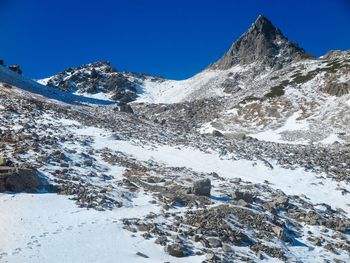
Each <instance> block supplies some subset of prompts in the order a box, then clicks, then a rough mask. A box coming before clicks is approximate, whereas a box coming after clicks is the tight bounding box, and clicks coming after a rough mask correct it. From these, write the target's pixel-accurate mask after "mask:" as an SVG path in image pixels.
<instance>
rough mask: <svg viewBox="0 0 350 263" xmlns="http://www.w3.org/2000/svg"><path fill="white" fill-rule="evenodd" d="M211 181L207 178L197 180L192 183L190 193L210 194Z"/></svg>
mask: <svg viewBox="0 0 350 263" xmlns="http://www.w3.org/2000/svg"><path fill="white" fill-rule="evenodd" d="M210 190H211V182H210V180H209V179H204V180H198V181H195V182H194V183H193V186H192V193H193V194H195V195H203V196H210Z"/></svg>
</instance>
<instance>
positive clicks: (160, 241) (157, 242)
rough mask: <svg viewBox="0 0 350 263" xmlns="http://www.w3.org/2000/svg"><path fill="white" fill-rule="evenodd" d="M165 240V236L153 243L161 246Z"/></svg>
mask: <svg viewBox="0 0 350 263" xmlns="http://www.w3.org/2000/svg"><path fill="white" fill-rule="evenodd" d="M167 240H168V239H167V237H166V236H160V237H158V238H157V239H156V241H154V243H156V244H160V245H161V244H163V243H165V242H166V241H167Z"/></svg>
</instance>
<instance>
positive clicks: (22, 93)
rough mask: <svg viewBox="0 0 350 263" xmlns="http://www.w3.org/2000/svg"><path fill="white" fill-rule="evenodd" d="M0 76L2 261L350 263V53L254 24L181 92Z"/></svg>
mask: <svg viewBox="0 0 350 263" xmlns="http://www.w3.org/2000/svg"><path fill="white" fill-rule="evenodd" d="M280 54H281V55H280ZM0 64H1V65H0V123H1V124H0V149H1V151H0V210H1V213H0V236H1V238H0V262H9V263H12V262H38V263H44V262H47V261H50V262H53V263H56V262H57V263H58V262H67V261H73V262H75V263H81V262H103V263H104V262H105V263H109V262H116V261H117V262H145V261H149V262H208V263H212V262H224V263H226V262H227V263H228V262H315V260H317V259H320V260H321V261H325V262H348V259H349V256H350V252H349V251H350V206H349V193H350V186H349V172H350V162H349V160H350V148H349V140H350V130H349V125H348V123H349V121H350V117H349V116H350V94H349V90H350V86H349V83H350V51H331V52H329V53H327V54H326V55H324V56H322V57H320V58H314V57H311V56H308V55H305V52H304V51H303V50H302V49H301V48H299V47H298V46H297V45H296V44H293V43H292V42H290V41H289V40H287V38H285V37H284V36H283V34H282V33H281V31H280V30H278V29H276V27H274V26H273V25H272V23H271V22H270V21H269V20H268V19H267V18H265V17H262V16H260V17H259V18H258V19H257V20H256V21H255V23H254V24H253V25H252V27H251V28H250V29H249V30H248V31H247V32H246V33H245V34H243V35H242V37H241V38H240V39H239V40H237V41H236V42H235V43H234V44H233V45H232V47H231V48H230V50H229V51H228V52H227V53H226V54H225V55H224V57H223V58H222V59H220V60H219V61H218V62H216V63H214V64H212V65H210V66H209V67H207V68H206V69H204V70H203V71H202V72H200V73H198V74H197V75H195V76H193V77H192V78H189V79H187V80H182V81H174V80H167V79H163V78H160V77H154V76H150V75H147V74H143V73H130V72H119V71H118V70H117V69H115V68H114V67H113V66H112V65H111V64H110V63H108V62H96V63H91V64H87V65H83V66H80V67H76V68H69V69H66V70H64V71H62V72H61V73H58V74H57V75H55V76H52V77H50V78H47V79H44V80H39V81H38V82H39V83H38V82H36V81H33V80H31V79H29V78H27V77H26V76H25V72H24V74H23V75H22V74H20V73H21V72H20V68H19V67H18V66H16V67H10V68H8V67H6V66H4V65H3V63H0ZM39 193H40V194H39Z"/></svg>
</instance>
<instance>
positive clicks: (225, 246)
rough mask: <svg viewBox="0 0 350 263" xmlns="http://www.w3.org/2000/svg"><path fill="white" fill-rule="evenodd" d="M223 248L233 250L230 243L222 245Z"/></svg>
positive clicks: (225, 250) (228, 250)
mask: <svg viewBox="0 0 350 263" xmlns="http://www.w3.org/2000/svg"><path fill="white" fill-rule="evenodd" d="M222 250H223V251H224V252H231V251H232V248H231V246H230V245H228V244H223V245H222Z"/></svg>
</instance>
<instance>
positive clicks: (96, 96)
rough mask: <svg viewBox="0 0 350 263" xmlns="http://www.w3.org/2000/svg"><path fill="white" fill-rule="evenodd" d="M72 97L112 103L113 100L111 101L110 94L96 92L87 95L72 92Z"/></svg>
mask: <svg viewBox="0 0 350 263" xmlns="http://www.w3.org/2000/svg"><path fill="white" fill-rule="evenodd" d="M73 94H74V95H78V96H82V97H85V98H92V99H97V100H101V101H111V102H114V100H112V99H111V94H109V93H105V92H98V93H93V94H92V93H88V92H73Z"/></svg>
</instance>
